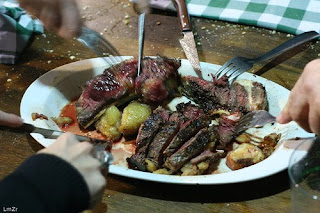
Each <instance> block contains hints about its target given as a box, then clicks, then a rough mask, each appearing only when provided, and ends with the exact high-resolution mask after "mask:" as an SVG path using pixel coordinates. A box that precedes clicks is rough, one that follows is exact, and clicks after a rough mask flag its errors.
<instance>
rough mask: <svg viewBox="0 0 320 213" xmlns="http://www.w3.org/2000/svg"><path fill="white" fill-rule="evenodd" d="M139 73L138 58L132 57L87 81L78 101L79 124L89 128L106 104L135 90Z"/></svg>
mask: <svg viewBox="0 0 320 213" xmlns="http://www.w3.org/2000/svg"><path fill="white" fill-rule="evenodd" d="M136 75H137V60H135V59H130V60H126V61H124V62H121V63H119V64H117V65H114V66H112V67H110V68H108V69H106V70H105V71H104V72H103V73H102V74H101V75H98V76H96V77H94V78H93V79H91V80H89V81H87V82H86V85H85V87H84V89H83V92H82V94H81V95H80V97H79V99H78V101H77V102H76V113H77V120H78V122H79V124H80V125H81V126H82V127H84V128H87V127H89V126H90V125H91V124H92V123H93V122H94V121H95V120H96V115H97V114H98V113H99V112H100V111H101V110H102V109H103V107H104V106H106V105H108V104H112V103H114V102H115V101H119V99H122V98H123V97H124V96H126V95H127V94H128V93H133V92H134V78H135V76H136Z"/></svg>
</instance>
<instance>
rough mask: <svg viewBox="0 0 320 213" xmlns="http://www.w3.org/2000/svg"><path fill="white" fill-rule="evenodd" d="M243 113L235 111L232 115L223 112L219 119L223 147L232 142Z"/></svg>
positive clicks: (220, 138)
mask: <svg viewBox="0 0 320 213" xmlns="http://www.w3.org/2000/svg"><path fill="white" fill-rule="evenodd" d="M240 117H241V113H237V112H235V113H233V114H230V115H227V114H222V115H221V117H220V119H219V127H218V132H219V141H220V144H221V145H222V148H226V146H227V144H228V143H230V142H231V140H232V138H233V136H234V131H235V128H236V126H237V124H238V122H239V120H240Z"/></svg>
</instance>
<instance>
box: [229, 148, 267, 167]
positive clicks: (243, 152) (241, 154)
mask: <svg viewBox="0 0 320 213" xmlns="http://www.w3.org/2000/svg"><path fill="white" fill-rule="evenodd" d="M264 159H265V155H264V154H263V152H262V150H261V149H260V148H258V147H257V146H255V145H253V144H250V143H242V144H240V145H239V146H238V147H237V148H236V149H235V150H232V151H231V152H229V154H228V156H227V161H226V164H227V166H228V167H229V168H230V169H232V170H237V169H242V168H244V167H247V166H251V165H253V164H256V163H259V162H260V161H262V160H264Z"/></svg>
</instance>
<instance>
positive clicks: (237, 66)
mask: <svg viewBox="0 0 320 213" xmlns="http://www.w3.org/2000/svg"><path fill="white" fill-rule="evenodd" d="M319 36H320V34H318V33H317V32H315V31H310V32H305V33H302V34H300V35H297V36H295V37H293V38H292V39H290V40H288V41H286V42H285V43H283V44H281V45H280V46H278V47H276V48H274V49H272V50H271V51H269V52H267V53H265V54H264V55H262V56H260V57H257V58H253V59H250V58H245V57H235V58H233V59H231V60H229V61H227V62H226V63H225V64H224V65H223V66H222V67H221V68H220V69H219V70H218V72H217V73H216V75H215V76H216V78H217V79H219V78H221V77H222V76H226V77H228V79H229V82H232V81H233V80H234V79H236V78H237V77H238V76H239V75H241V74H242V73H244V72H245V71H247V70H249V69H250V68H252V67H253V65H254V64H255V63H257V62H260V61H264V60H268V59H272V58H275V57H276V56H279V55H281V54H283V53H285V52H287V51H289V50H291V49H293V48H295V47H297V46H300V45H302V44H304V43H307V42H309V41H312V40H314V39H316V38H318V37H319Z"/></svg>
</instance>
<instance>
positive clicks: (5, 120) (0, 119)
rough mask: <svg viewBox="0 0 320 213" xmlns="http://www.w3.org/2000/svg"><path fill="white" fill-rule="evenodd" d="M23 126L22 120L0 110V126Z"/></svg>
mask: <svg viewBox="0 0 320 213" xmlns="http://www.w3.org/2000/svg"><path fill="white" fill-rule="evenodd" d="M22 124H23V119H22V118H20V117H19V116H17V115H15V114H10V113H6V112H3V111H1V110H0V126H8V127H18V126H21V125H22Z"/></svg>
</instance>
